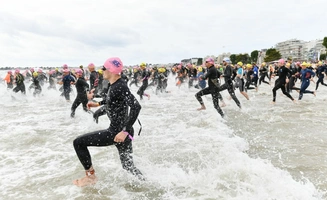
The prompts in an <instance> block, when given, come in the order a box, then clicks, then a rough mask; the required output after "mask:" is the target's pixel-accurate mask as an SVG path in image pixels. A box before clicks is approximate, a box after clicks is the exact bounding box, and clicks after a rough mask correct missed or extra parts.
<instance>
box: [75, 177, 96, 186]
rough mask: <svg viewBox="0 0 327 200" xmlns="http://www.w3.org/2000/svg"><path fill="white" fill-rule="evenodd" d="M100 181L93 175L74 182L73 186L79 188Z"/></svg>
mask: <svg viewBox="0 0 327 200" xmlns="http://www.w3.org/2000/svg"><path fill="white" fill-rule="evenodd" d="M97 181H98V178H97V177H96V176H95V175H94V174H92V175H89V176H85V177H83V178H80V179H76V180H73V184H74V185H76V186H78V187H84V186H87V185H94V184H95V183H96V182H97Z"/></svg>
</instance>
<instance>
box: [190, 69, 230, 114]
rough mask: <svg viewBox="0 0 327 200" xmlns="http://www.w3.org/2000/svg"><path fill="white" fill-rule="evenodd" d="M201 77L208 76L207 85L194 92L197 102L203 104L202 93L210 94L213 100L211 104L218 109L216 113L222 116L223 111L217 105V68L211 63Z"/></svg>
mask: <svg viewBox="0 0 327 200" xmlns="http://www.w3.org/2000/svg"><path fill="white" fill-rule="evenodd" d="M201 78H202V79H207V78H208V87H206V88H204V89H202V90H200V91H199V92H197V93H196V94H195V97H196V99H197V100H198V101H199V103H200V104H201V105H204V103H203V100H202V96H203V95H207V94H211V96H212V101H213V105H214V107H215V109H216V110H217V111H218V113H219V114H220V115H221V116H222V117H224V113H223V111H222V110H221V108H220V106H219V97H218V96H219V95H220V94H219V81H218V78H219V74H218V70H217V69H216V68H215V67H214V66H213V65H212V66H211V67H209V69H208V72H207V73H206V74H205V75H204V76H203V77H201Z"/></svg>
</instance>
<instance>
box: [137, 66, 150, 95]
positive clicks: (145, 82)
mask: <svg viewBox="0 0 327 200" xmlns="http://www.w3.org/2000/svg"><path fill="white" fill-rule="evenodd" d="M140 68H141V79H142V81H143V82H142V86H141V87H140V89H139V90H138V91H137V94H138V95H140V99H141V100H142V99H143V95H144V96H147V97H148V99H150V95H149V94H146V93H144V91H145V90H146V88H147V87H148V84H149V82H148V79H149V77H150V73H149V72H148V71H147V70H146V64H145V63H141V65H140Z"/></svg>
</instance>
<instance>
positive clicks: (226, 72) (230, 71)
mask: <svg viewBox="0 0 327 200" xmlns="http://www.w3.org/2000/svg"><path fill="white" fill-rule="evenodd" d="M231 76H232V68H231V67H229V66H228V67H226V69H225V72H224V77H228V78H230V77H231Z"/></svg>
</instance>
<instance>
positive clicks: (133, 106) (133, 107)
mask: <svg viewBox="0 0 327 200" xmlns="http://www.w3.org/2000/svg"><path fill="white" fill-rule="evenodd" d="M122 94H123V95H124V98H125V100H126V101H127V105H128V106H129V107H130V112H129V115H128V117H127V120H126V121H125V123H124V130H126V131H127V132H128V131H129V130H131V129H132V127H133V124H134V123H135V121H136V119H137V117H138V116H139V113H140V110H141V105H140V103H139V102H138V101H137V100H136V98H135V97H134V95H133V94H132V93H131V91H130V90H129V89H128V88H127V85H126V90H125V92H122Z"/></svg>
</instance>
